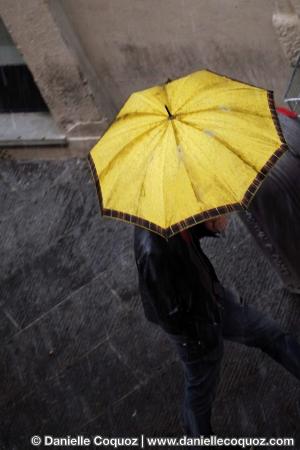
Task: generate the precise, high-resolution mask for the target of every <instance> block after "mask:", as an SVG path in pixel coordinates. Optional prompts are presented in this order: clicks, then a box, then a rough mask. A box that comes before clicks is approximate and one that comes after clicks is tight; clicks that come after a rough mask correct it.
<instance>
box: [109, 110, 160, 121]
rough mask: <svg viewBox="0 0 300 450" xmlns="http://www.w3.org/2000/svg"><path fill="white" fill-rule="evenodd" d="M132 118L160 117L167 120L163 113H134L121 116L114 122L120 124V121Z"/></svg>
mask: <svg viewBox="0 0 300 450" xmlns="http://www.w3.org/2000/svg"><path fill="white" fill-rule="evenodd" d="M131 116H133V117H136V116H140V117H141V116H142V117H143V116H160V117H161V118H164V119H165V114H163V113H151V112H132V113H126V114H123V115H121V116H118V117H117V118H116V120H115V121H114V123H116V122H119V121H120V120H124V119H129V118H131Z"/></svg>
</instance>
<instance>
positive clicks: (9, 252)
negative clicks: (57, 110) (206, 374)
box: [0, 159, 300, 450]
mask: <svg viewBox="0 0 300 450" xmlns="http://www.w3.org/2000/svg"><path fill="white" fill-rule="evenodd" d="M0 183H1V187H0V200H1V210H2V211H1V212H2V213H1V222H0V230H1V231H0V248H1V256H2V257H1V260H0V265H1V285H0V291H1V295H0V298H1V319H0V334H1V338H2V346H1V350H0V352H1V356H0V361H1V363H0V376H1V388H0V411H1V415H0V417H1V422H2V424H1V440H0V448H1V449H9V450H14V449H18V450H19V449H20V450H24V449H27V448H28V449H29V448H32V447H31V445H30V443H29V438H30V436H32V435H35V434H37V435H44V434H53V435H56V436H65V435H68V434H72V435H78V434H83V435H86V436H90V435H95V434H101V435H102V436H106V435H107V436H133V435H135V436H137V435H140V434H142V433H143V434H145V435H148V436H154V435H156V436H160V435H162V436H163V435H164V436H181V435H183V431H182V429H181V426H180V421H179V416H178V413H179V407H180V402H181V396H182V387H183V374H182V368H181V366H180V362H179V360H178V358H177V355H176V354H175V353H174V351H173V348H171V346H170V344H169V341H168V339H167V337H166V336H165V335H164V334H163V332H162V331H161V330H160V329H159V328H158V327H156V326H155V325H153V324H151V323H149V322H147V321H146V319H145V318H144V315H143V310H142V307H141V303H140V299H139V294H138V287H137V273H136V268H135V262H134V255H133V248H132V243H133V242H132V240H133V227H132V226H131V225H128V224H125V223H123V222H117V221H112V220H110V219H106V218H102V217H101V216H100V214H99V206H98V200H97V197H96V190H95V186H94V184H93V180H92V177H91V173H90V169H89V167H88V164H87V160H86V159H73V160H68V161H19V162H18V161H2V162H1V171H0ZM202 242H203V248H204V250H205V252H206V253H207V255H208V256H209V257H210V258H211V261H212V262H213V264H214V266H215V268H216V270H217V273H218V274H219V277H220V278H221V280H222V281H223V283H224V284H227V285H234V286H235V287H236V289H237V290H238V291H239V292H240V293H241V294H242V295H243V297H244V299H245V301H246V302H248V303H249V304H254V305H256V306H257V307H258V308H259V309H261V310H262V311H264V312H266V313H268V314H271V315H272V316H273V317H274V318H275V319H276V320H278V321H279V322H280V323H281V324H282V327H283V328H284V329H286V330H287V331H291V332H293V333H295V334H297V335H298V337H299V338H300V333H299V325H300V298H299V295H297V294H290V293H288V292H287V291H286V290H285V289H284V287H283V286H282V283H281V281H280V279H279V277H278V275H277V274H276V272H275V271H274V269H273V268H272V267H271V265H270V262H269V261H268V260H267V259H266V258H265V256H264V255H263V253H262V251H261V250H260V249H259V247H258V246H257V244H256V242H255V240H254V238H253V237H252V236H251V235H250V233H249V232H248V229H247V228H246V227H245V225H244V224H243V222H242V221H241V219H240V217H239V216H238V215H237V214H234V215H232V218H231V222H230V226H229V229H228V232H227V235H226V237H225V238H221V239H212V238H207V239H205V240H203V241H202ZM299 416H300V383H299V382H298V381H297V380H296V379H295V378H294V377H293V376H292V375H290V374H289V373H288V372H287V371H286V370H285V369H283V368H282V367H280V366H279V365H278V364H277V363H275V362H274V361H272V360H271V359H270V358H269V357H268V356H266V355H264V354H263V353H262V352H260V351H259V350H255V349H250V348H245V347H242V346H240V345H238V344H232V343H229V342H228V343H226V350H225V357H224V360H223V366H222V373H221V381H220V385H219V388H218V393H217V399H216V401H215V404H214V409H213V427H214V429H215V430H216V432H217V433H218V435H220V436H228V435H232V436H266V437H270V436H274V437H276V436H291V437H294V438H295V439H296V446H295V449H300V427H299Z"/></svg>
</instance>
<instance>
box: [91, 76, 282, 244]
mask: <svg viewBox="0 0 300 450" xmlns="http://www.w3.org/2000/svg"><path fill="white" fill-rule="evenodd" d="M286 149H287V145H286V143H285V140H284V137H283V135H282V132H281V129H280V125H279V122H278V118H277V115H276V111H275V107H274V100H273V92H272V91H268V90H265V89H261V88H258V87H255V86H252V85H249V84H245V83H242V82H240V81H236V80H233V79H231V78H228V77H225V76H221V75H218V74H215V73H213V72H211V71H209V70H201V71H198V72H195V73H193V74H191V75H188V76H186V77H183V78H180V79H177V80H174V81H171V82H169V83H166V84H164V85H161V86H155V87H152V88H150V89H146V90H144V91H140V92H135V93H133V94H132V95H131V96H130V97H129V99H128V100H127V102H126V103H125V104H124V106H123V107H122V109H121V110H120V112H119V113H118V115H117V117H116V119H115V121H114V122H113V123H112V125H111V126H110V127H109V129H108V130H107V131H106V133H105V134H104V135H103V136H102V138H101V139H100V140H99V142H98V143H97V144H96V145H95V146H94V147H93V148H92V149H91V151H90V153H89V161H90V164H91V168H92V171H93V174H94V177H95V181H96V184H97V188H98V195H99V201H100V207H101V211H102V214H103V215H104V216H108V217H113V218H116V219H121V220H125V221H127V222H131V223H134V224H136V225H139V226H142V227H145V228H148V229H149V230H152V231H154V232H156V233H158V234H160V235H162V236H164V237H165V238H169V237H171V236H172V235H174V234H176V233H178V232H179V231H181V230H183V229H186V228H188V227H190V226H193V225H195V224H196V223H200V222H202V221H204V220H207V219H209V218H212V217H216V216H219V215H222V214H225V213H228V212H231V211H234V210H238V209H242V208H246V207H247V206H248V205H249V202H250V201H251V199H252V198H253V196H254V194H255V193H256V191H257V189H258V188H259V187H260V185H261V183H262V181H263V179H264V178H265V176H266V175H267V173H268V171H269V170H270V168H271V167H272V166H273V165H274V163H275V162H276V161H277V160H278V158H279V157H280V156H281V155H282V154H283V153H284V151H285V150H286Z"/></svg>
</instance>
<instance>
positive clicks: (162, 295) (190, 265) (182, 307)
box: [134, 224, 223, 338]
mask: <svg viewBox="0 0 300 450" xmlns="http://www.w3.org/2000/svg"><path fill="white" fill-rule="evenodd" d="M188 232H189V233H190V235H191V237H192V245H191V244H187V242H186V241H185V240H184V239H183V238H182V236H181V235H180V233H179V234H176V235H175V236H173V237H171V238H170V239H169V240H166V239H164V238H163V237H161V236H159V235H158V234H155V233H153V232H151V231H148V230H146V229H143V228H140V227H138V226H136V227H135V235H134V251H135V260H136V265H137V269H138V275H139V288H140V294H141V300H142V303H143V307H144V312H145V316H146V318H147V319H148V320H150V321H151V322H154V323H156V324H158V325H160V326H161V327H162V328H163V329H164V330H165V331H166V332H167V333H171V334H177V335H178V334H180V335H185V336H188V337H192V338H199V337H201V335H202V333H203V329H204V325H207V324H213V323H214V324H215V323H216V322H218V321H219V320H220V308H222V306H221V305H220V303H219V302H218V296H219V295H221V294H222V289H223V288H222V286H221V284H220V283H219V281H218V278H217V275H216V273H215V271H214V268H213V266H212V265H211V263H210V261H209V259H208V258H207V257H206V255H205V254H204V253H203V251H202V249H201V247H200V242H199V239H200V238H201V237H204V236H213V237H217V236H218V235H217V234H215V233H211V232H210V231H208V230H207V229H206V228H205V227H204V225H203V224H198V225H195V226H194V227H192V228H190V229H189V230H188Z"/></svg>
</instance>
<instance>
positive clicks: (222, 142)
mask: <svg viewBox="0 0 300 450" xmlns="http://www.w3.org/2000/svg"><path fill="white" fill-rule="evenodd" d="M180 122H181V123H183V124H184V125H187V126H189V127H192V128H194V129H195V130H197V131H200V132H202V131H203V130H202V129H199V128H198V127H197V126H195V125H192V124H190V123H188V122H185V121H183V120H181V121H180ZM213 138H214V139H215V140H216V141H218V142H220V143H221V144H222V145H223V146H224V147H225V148H227V149H228V150H229V151H231V152H232V153H233V154H234V155H235V156H237V157H238V158H239V159H240V160H241V161H243V163H245V164H247V166H249V167H251V169H252V170H254V171H255V172H256V173H261V172H260V170H259V169H256V167H254V166H253V165H252V164H250V163H249V162H248V161H246V160H244V159H243V158H242V157H241V156H240V155H239V154H238V153H236V151H235V149H234V147H232V146H231V145H230V144H227V143H226V142H225V141H224V140H223V139H221V138H219V137H217V136H215V135H214V136H213Z"/></svg>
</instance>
